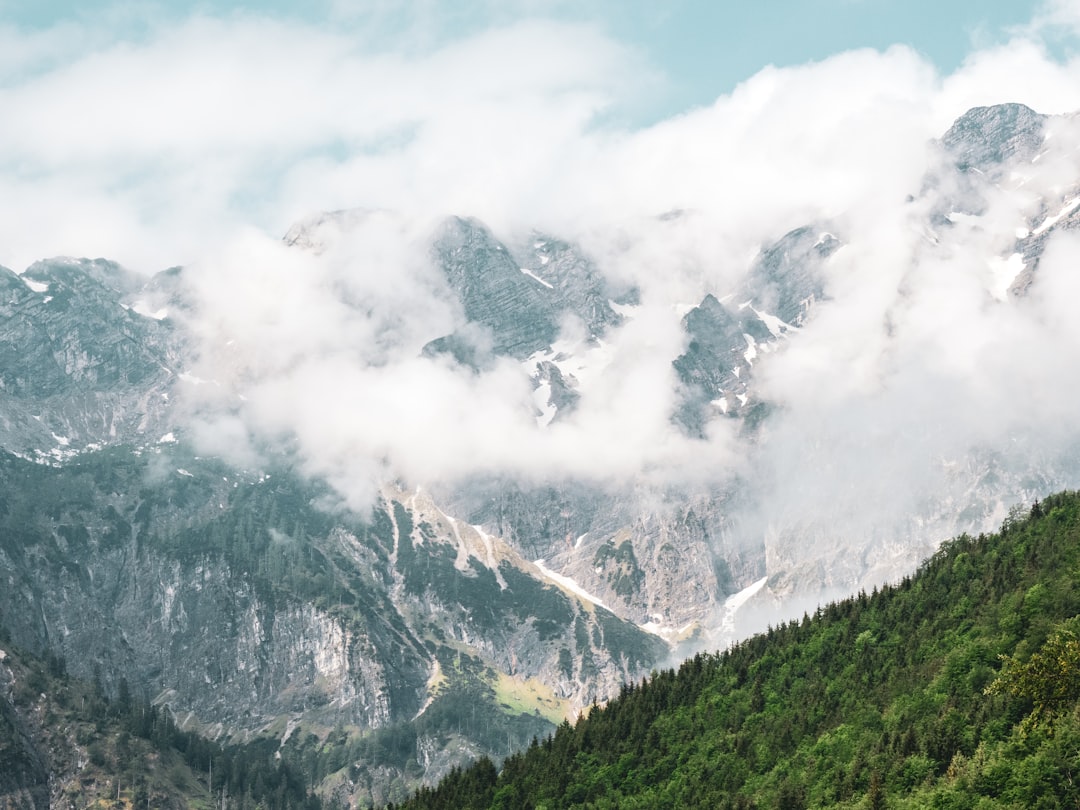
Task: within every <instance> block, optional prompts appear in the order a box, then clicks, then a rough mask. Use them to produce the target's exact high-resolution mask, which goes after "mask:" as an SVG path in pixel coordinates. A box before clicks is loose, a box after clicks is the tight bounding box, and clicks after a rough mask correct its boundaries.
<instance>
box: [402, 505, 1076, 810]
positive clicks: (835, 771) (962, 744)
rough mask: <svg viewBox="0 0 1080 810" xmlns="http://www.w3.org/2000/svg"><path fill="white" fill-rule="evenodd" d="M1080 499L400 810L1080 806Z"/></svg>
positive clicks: (651, 688) (692, 670)
mask: <svg viewBox="0 0 1080 810" xmlns="http://www.w3.org/2000/svg"><path fill="white" fill-rule="evenodd" d="M1078 564H1080V495H1077V494H1075V493H1067V494H1062V495H1056V496H1053V497H1050V498H1047V499H1046V500H1045V501H1044V502H1043V503H1041V504H1039V503H1036V504H1035V506H1034V507H1033V508H1032V510H1031V514H1030V517H1023V516H1022V515H1021V514H1020V513H1019V512H1018V513H1016V514H1015V515H1014V516H1013V517H1011V518H1010V519H1009V521H1008V522H1007V523H1006V524H1005V526H1004V527H1003V528H1002V530H1001V532H1000V533H999V534H996V535H992V536H986V535H981V536H979V537H978V538H971V537H966V536H965V537H960V538H957V539H956V540H953V541H951V542H950V543H948V544H946V546H945V547H943V548H942V549H941V550H940V551H939V552H938V553H937V554H935V555H934V557H933V558H931V559H930V560H928V561H927V562H926V563H924V564H923V566H922V567H921V568H920V569H919V571H918V573H917V574H916V575H915V576H913V577H905V578H904V579H903V580H902V581H901V582H900V583H899V584H897V585H895V586H887V587H885V588H884V589H882V590H881V591H875V592H874V593H873V594H871V595H869V596H868V595H867V594H866V593H865V592H861V593H860V594H859V595H858V596H856V597H852V598H850V599H847V600H845V601H843V602H839V603H832V604H830V605H828V606H827V607H824V608H821V609H819V610H818V611H817V612H816V613H815V615H814V616H812V617H811V616H808V615H806V616H804V617H803V619H802V620H801V621H793V622H790V623H787V624H782V625H780V626H778V627H776V628H770V630H769V631H768V633H767V634H762V635H758V636H755V637H753V638H751V639H749V640H747V641H745V642H742V643H740V644H738V645H737V646H735V647H734V648H732V649H730V650H727V651H725V652H722V653H719V654H715V655H701V654H699V655H696V656H694V657H693V658H692V659H690V660H688V661H686V662H685V663H684V664H683V665H682V666H681V667H680V668H679V669H678V671H677V672H676V671H674V670H665V671H663V672H659V673H655V674H654V675H653V676H652V677H651V678H649V679H648V680H646V681H643V682H642V683H641V685H640V686H635V685H629V686H626V687H624V688H623V690H622V692H621V693H620V695H619V697H618V698H617V699H616V700H614V701H612V703H610V704H609V705H607V706H606V707H604V708H597V709H593V711H592V712H591V713H590V714H589V716H588V717H587V718H583V719H581V720H580V721H579V722H578V723H577V724H576V725H574V726H570V725H569V724H564V725H562V726H560V728H559V729H558V731H557V732H556V733H555V735H554V736H553V737H549V738H548V739H546V740H544V741H543V742H542V743H539V744H534V745H532V746H531V747H530V748H529V749H528V750H527V751H525V752H523V753H521V754H516V755H514V756H513V757H511V758H510V759H508V760H507V761H506V762H505V763H503V767H502V771H501V773H497V772H496V769H495V768H494V766H493V765H492V763H491V762H489V761H481V762H480V763H478V764H477V765H474V766H473V767H472V768H471V769H468V770H466V771H455V772H454V773H452V774H451V775H450V776H449V777H448V778H447V779H446V780H444V782H443V783H442V784H440V785H439V787H438V788H436V789H434V790H430V789H425V790H423V791H421V792H420V793H419V794H418V795H417V796H416V797H414V798H413V799H412V800H410V801H408V802H405V803H403V804H401V805H399V807H401V808H425V807H426V808H435V807H455V808H466V807H468V808H486V807H491V808H511V807H512V808H539V807H567V808H570V807H582V808H584V807H593V808H615V807H618V808H663V807H670V808H676V807H709V808H717V807H720V808H724V807H781V808H804V807H851V808H855V807H871V808H878V807H898V808H901V807H905V808H906V807H912V808H914V807H971V808H974V807H1073V806H1076V804H1077V803H1078V802H1080V786H1078V785H1077V784H1076V783H1075V780H1074V775H1075V774H1076V773H1077V769H1078V768H1080V753H1078V752H1080V745H1078V743H1080V587H1078V582H1080V579H1078V577H1077V570H1078V569H1077V565H1078Z"/></svg>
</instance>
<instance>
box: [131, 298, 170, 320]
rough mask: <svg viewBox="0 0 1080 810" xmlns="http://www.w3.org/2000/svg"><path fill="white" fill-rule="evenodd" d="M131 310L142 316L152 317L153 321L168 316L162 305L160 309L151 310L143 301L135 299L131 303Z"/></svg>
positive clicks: (167, 311)
mask: <svg viewBox="0 0 1080 810" xmlns="http://www.w3.org/2000/svg"><path fill="white" fill-rule="evenodd" d="M131 310H132V312H135V313H137V314H139V315H142V316H143V317H144V318H153V319H154V320H155V321H161V320H164V319H165V318H168V317H169V310H168V309H167V308H165V307H162V308H161V309H156V310H151V309H150V307H149V305H148V304H147V303H146V302H145V301H136V302H135V303H134V304H132V305H131Z"/></svg>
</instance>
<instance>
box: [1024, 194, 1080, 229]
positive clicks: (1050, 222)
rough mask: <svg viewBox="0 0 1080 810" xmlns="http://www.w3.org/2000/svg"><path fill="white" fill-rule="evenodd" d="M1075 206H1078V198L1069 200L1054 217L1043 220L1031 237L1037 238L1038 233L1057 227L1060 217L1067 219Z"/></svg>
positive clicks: (1079, 204)
mask: <svg viewBox="0 0 1080 810" xmlns="http://www.w3.org/2000/svg"><path fill="white" fill-rule="evenodd" d="M1077 206H1080V197H1074V198H1073V199H1071V200H1069V201H1068V202H1067V203H1065V205H1064V207H1063V208H1062V209H1061V210H1060V211H1058V213H1057V214H1056V215H1055V216H1052V217H1047V218H1046V219H1044V220H1043V222H1042V224H1041V225H1040V226H1039V227H1038V228H1036V229H1035V230H1033V231H1032V232H1031V235H1032V236H1038V235H1039V234H1040V233H1046V232H1047V231H1048V230H1050V229H1051V228H1053V227H1054V226H1055V225H1057V224H1058V222H1059V221H1060V220H1061V218H1062V217H1067V216H1068V215H1069V214H1071V213H1072V212H1073V211H1075V210H1076V207H1077Z"/></svg>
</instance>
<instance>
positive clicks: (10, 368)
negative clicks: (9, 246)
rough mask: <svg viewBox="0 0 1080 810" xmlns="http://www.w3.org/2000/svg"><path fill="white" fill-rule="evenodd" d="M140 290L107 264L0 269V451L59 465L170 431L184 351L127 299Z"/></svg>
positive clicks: (161, 324)
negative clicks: (75, 454)
mask: <svg viewBox="0 0 1080 810" xmlns="http://www.w3.org/2000/svg"><path fill="white" fill-rule="evenodd" d="M137 285H138V282H137V281H136V280H134V279H132V278H131V277H130V276H128V275H127V274H126V273H124V271H123V270H121V269H120V268H119V267H117V266H116V265H115V264H112V263H109V262H104V261H101V260H97V261H87V260H85V259H84V260H78V261H75V260H55V261H50V262H38V263H37V264H35V265H33V266H32V267H31V268H29V269H28V270H27V271H26V273H24V274H23V276H21V277H20V276H17V275H15V274H14V273H12V272H11V271H9V270H6V269H3V268H0V413H2V416H0V447H3V448H5V449H7V450H9V451H12V452H17V453H22V454H24V455H25V454H30V455H36V456H38V457H41V458H48V457H51V458H52V459H53V460H58V459H60V458H62V457H63V456H64V455H65V454H68V453H69V452H70V451H72V450H75V449H79V448H83V447H85V446H87V445H88V444H93V443H102V442H116V441H132V440H135V439H137V438H138V437H154V438H157V437H158V436H161V435H162V434H163V433H164V432H165V429H166V428H165V426H166V424H167V416H166V414H167V411H168V392H169V389H170V387H171V385H172V383H173V380H174V379H175V374H176V373H178V371H179V367H178V363H179V361H180V360H179V357H180V355H179V352H180V346H179V341H178V339H177V337H176V335H175V333H174V330H173V325H172V324H171V323H170V322H169V321H167V320H159V319H156V318H153V317H146V316H144V315H140V314H139V313H138V312H137V311H135V310H133V309H132V306H131V305H128V304H126V303H125V300H131V301H132V302H133V304H134V306H135V307H138V306H139V303H138V302H139V299H138V286H137ZM174 370H175V371H174ZM158 431H160V432H158Z"/></svg>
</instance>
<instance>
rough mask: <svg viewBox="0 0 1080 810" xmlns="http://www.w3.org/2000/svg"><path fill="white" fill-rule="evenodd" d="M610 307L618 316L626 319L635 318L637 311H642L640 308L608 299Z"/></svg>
mask: <svg viewBox="0 0 1080 810" xmlns="http://www.w3.org/2000/svg"><path fill="white" fill-rule="evenodd" d="M608 306H609V307H611V309H612V311H613V312H614V313H615V314H616V315H621V316H622V317H624V318H633V317H634V315H635V314H636V313H637V311H638V310H639V309H641V307H640V306H635V305H634V304H620V303H617V302H615V301H612V300H611V299H608Z"/></svg>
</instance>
